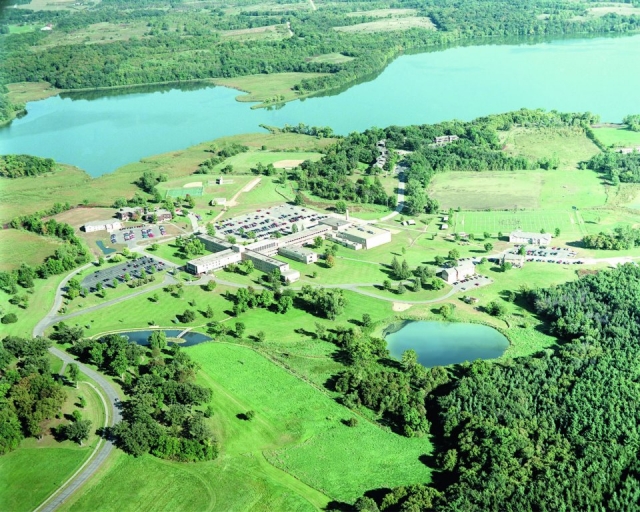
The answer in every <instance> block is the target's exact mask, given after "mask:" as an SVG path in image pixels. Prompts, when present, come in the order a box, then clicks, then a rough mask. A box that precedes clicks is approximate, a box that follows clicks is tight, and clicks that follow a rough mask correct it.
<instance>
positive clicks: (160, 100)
mask: <svg viewBox="0 0 640 512" xmlns="http://www.w3.org/2000/svg"><path fill="white" fill-rule="evenodd" d="M638 62H640V35H634V36H624V37H611V38H607V37H601V38H590V39H569V40H561V41H553V42H544V43H538V44H491V45H483V46H466V47H457V48H450V49H447V50H443V51H430V52H428V53H420V54H415V55H404V56H401V57H399V58H398V59H396V60H395V61H394V62H392V63H391V64H390V65H389V66H388V67H387V68H386V69H385V70H384V71H383V72H382V73H380V74H379V75H378V76H377V77H375V78H373V79H372V80H371V81H368V82H365V83H360V84H357V85H354V86H353V87H350V88H348V89H347V90H345V91H340V92H339V93H337V94H334V95H323V96H320V97H315V98H307V99H305V100H298V101H294V102H291V103H288V104H286V105H284V106H283V107H282V108H278V109H271V110H268V109H254V110H252V109H251V108H250V105H249V104H247V103H239V102H237V101H235V99H234V98H235V97H236V96H237V95H238V94H239V93H238V91H235V90H232V89H228V88H224V87H202V86H194V85H193V84H190V85H184V86H182V87H181V88H177V87H176V86H159V87H144V88H140V89H137V88H136V89H128V90H125V91H124V92H125V93H123V91H122V90H120V91H98V92H90V93H73V94H65V95H62V96H56V97H52V98H48V99H46V100H42V101H38V102H32V103H29V104H28V105H27V110H28V114H27V115H26V116H24V117H22V118H20V119H16V120H15V121H14V122H13V123H11V124H10V125H8V126H6V127H3V128H0V153H27V154H33V155H38V156H43V157H52V158H54V159H56V160H57V161H59V162H64V163H69V164H74V165H76V166H78V167H80V168H82V169H84V170H86V171H87V172H88V173H89V174H91V175H92V176H99V175H101V174H104V173H107V172H111V171H113V170H115V169H116V168H117V167H119V166H122V165H124V164H126V163H130V162H135V161H138V160H139V159H141V158H143V157H145V156H150V155H154V154H158V153H163V152H168V151H173V150H177V149H182V148H185V147H188V146H190V145H193V144H196V143H199V142H203V141H206V140H211V139H215V138H218V137H222V136H227V135H234V134H239V133H251V132H257V131H261V128H260V127H259V125H260V124H266V125H274V126H283V125H284V124H297V123H299V122H303V123H306V124H308V125H315V126H331V127H332V128H333V129H334V131H335V132H336V133H339V134H347V133H349V132H351V131H354V130H364V129H366V128H368V127H371V126H379V127H384V126H389V125H392V124H397V125H408V124H422V123H433V122H438V121H442V120H447V119H453V118H458V119H467V120H468V119H473V118H475V117H478V116H481V115H486V114H491V113H499V112H505V111H509V110H515V109H519V108H522V107H527V108H545V109H548V110H549V109H557V110H562V111H587V110H588V111H591V112H595V113H597V114H599V115H600V116H601V117H602V119H603V120H606V121H611V122H616V121H620V120H621V119H622V118H623V117H624V116H625V115H626V114H629V113H634V112H635V111H637V110H638V106H639V105H640V66H638V65H637V63H638Z"/></svg>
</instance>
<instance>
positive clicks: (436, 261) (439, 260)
mask: <svg viewBox="0 0 640 512" xmlns="http://www.w3.org/2000/svg"><path fill="white" fill-rule="evenodd" d="M433 263H434V264H435V265H436V266H438V267H444V264H445V259H444V258H443V257H442V256H436V257H435V258H433Z"/></svg>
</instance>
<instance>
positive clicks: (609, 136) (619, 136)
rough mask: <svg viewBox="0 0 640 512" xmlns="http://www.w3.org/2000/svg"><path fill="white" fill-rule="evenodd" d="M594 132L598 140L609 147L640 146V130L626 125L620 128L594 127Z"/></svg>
mask: <svg viewBox="0 0 640 512" xmlns="http://www.w3.org/2000/svg"><path fill="white" fill-rule="evenodd" d="M593 132H594V133H595V134H596V137H598V140H599V141H600V142H602V143H603V144H604V145H605V146H607V147H610V146H613V147H626V146H635V145H639V146H640V132H633V131H631V130H629V129H627V128H625V127H624V126H620V127H619V128H610V127H606V128H605V127H603V128H594V129H593Z"/></svg>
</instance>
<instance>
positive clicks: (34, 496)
mask: <svg viewBox="0 0 640 512" xmlns="http://www.w3.org/2000/svg"><path fill="white" fill-rule="evenodd" d="M65 390H66V392H67V401H66V403H65V404H64V406H63V409H62V411H63V414H64V415H66V416H69V415H71V413H72V411H73V410H74V409H77V406H76V403H77V400H78V397H79V396H80V395H82V396H84V397H85V399H86V401H87V405H86V406H85V408H84V409H81V412H82V416H83V419H88V420H90V421H91V422H92V431H93V432H95V429H96V428H99V427H102V426H103V425H104V406H103V404H102V401H101V400H100V397H99V396H98V394H97V393H96V391H94V390H93V388H91V387H90V386H89V385H88V384H87V383H86V382H83V381H80V383H79V387H78V389H74V388H66V389H65ZM67 422H68V421H67V420H66V419H65V420H56V419H54V420H51V421H49V422H47V424H46V426H45V431H47V432H48V429H50V428H52V427H55V426H57V425H58V424H60V423H67ZM98 440H99V438H98V436H97V435H95V433H93V434H92V435H91V437H90V438H89V440H88V441H86V442H85V443H84V445H83V446H82V447H81V446H79V445H77V444H75V443H72V442H71V441H63V442H58V441H56V440H55V439H54V438H53V436H52V435H51V434H49V433H47V434H45V435H44V436H43V438H42V439H40V440H36V439H33V438H29V439H25V440H24V441H22V443H21V444H20V446H19V447H18V449H16V450H14V451H12V452H10V453H8V454H6V455H3V456H2V457H0V475H1V476H0V509H2V510H10V511H11V512H20V511H28V510H33V509H34V508H36V507H37V506H38V505H40V503H42V501H44V500H45V499H46V498H47V496H49V495H50V494H51V493H52V492H54V491H55V490H56V489H57V488H58V487H59V486H60V485H61V484H63V483H64V482H65V481H66V480H67V479H68V478H69V477H70V476H71V475H72V474H73V473H74V472H75V471H76V470H77V469H78V468H79V467H80V466H81V465H82V463H83V462H84V461H85V460H86V458H87V457H88V456H89V455H90V454H91V452H92V451H93V449H94V448H95V446H96V444H97V443H98Z"/></svg>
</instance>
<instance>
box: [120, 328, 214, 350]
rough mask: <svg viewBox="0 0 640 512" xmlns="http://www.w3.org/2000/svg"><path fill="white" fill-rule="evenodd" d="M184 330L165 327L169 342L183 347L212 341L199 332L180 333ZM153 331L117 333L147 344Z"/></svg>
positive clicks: (141, 343) (140, 343) (138, 342)
mask: <svg viewBox="0 0 640 512" xmlns="http://www.w3.org/2000/svg"><path fill="white" fill-rule="evenodd" d="M154 330H156V329H154ZM183 330H184V329H165V330H164V333H165V334H166V335H167V338H168V341H169V343H172V342H178V343H180V346H182V347H191V346H192V345H197V344H198V343H203V342H205V341H211V338H210V337H209V336H207V335H206V334H202V333H199V332H192V331H188V332H187V333H186V334H184V336H180V333H181V332H183ZM152 332H153V330H145V331H129V332H119V333H117V334H119V335H120V336H126V337H127V338H129V340H130V341H133V342H135V343H137V344H138V345H145V346H146V345H148V344H149V341H148V340H149V336H151V333H152ZM176 338H177V339H176Z"/></svg>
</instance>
